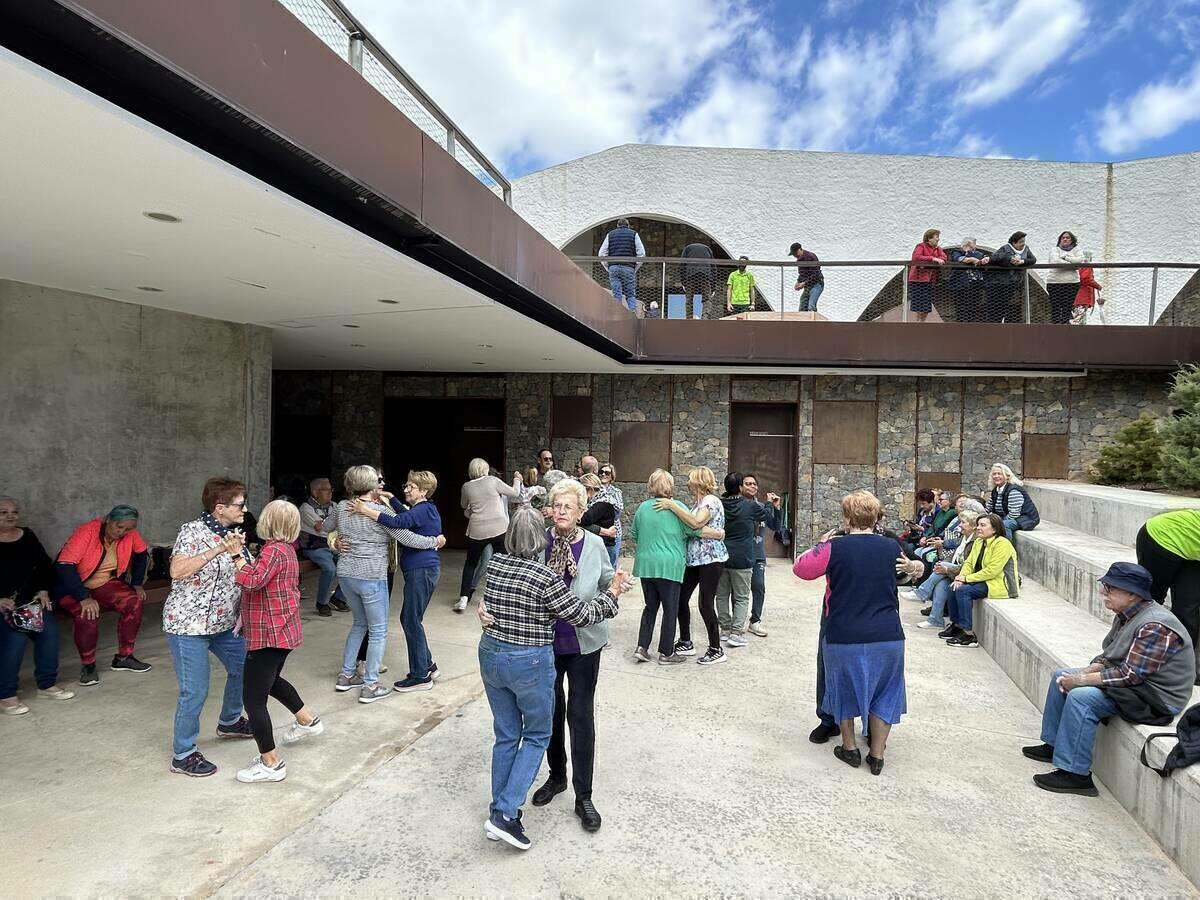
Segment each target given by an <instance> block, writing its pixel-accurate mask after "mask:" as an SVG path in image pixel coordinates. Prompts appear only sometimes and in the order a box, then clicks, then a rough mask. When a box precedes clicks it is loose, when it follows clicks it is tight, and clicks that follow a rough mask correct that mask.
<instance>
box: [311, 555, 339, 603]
mask: <svg viewBox="0 0 1200 900" xmlns="http://www.w3.org/2000/svg"><path fill="white" fill-rule="evenodd" d="M301 552H302V553H303V554H304V558H305V559H311V560H312V561H313V562H315V563H316V564H317V568H318V569H320V570H321V580H320V582H318V584H317V606H328V605H329V598H330V597H331V596H333V597H337V598H338V599H339V600H344V599H345V598H344V597H343V596H342V588H341V585H338V587H337V589H336V590H335V589H334V581H336V580H337V559H338V555H337V554H336V553H334V552H333V551H332V550H330V549H329V548H328V547H317V548H316V549H315V550H303V551H301Z"/></svg>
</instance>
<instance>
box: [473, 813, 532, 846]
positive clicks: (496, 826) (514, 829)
mask: <svg viewBox="0 0 1200 900" xmlns="http://www.w3.org/2000/svg"><path fill="white" fill-rule="evenodd" d="M483 828H484V830H485V831H486V832H487V834H488V836H489V837H494V838H495V839H496V840H498V841H504V843H506V844H508V845H509V846H510V847H516V848H517V849H518V850H528V849H529V847H530V846H531V843H532V842H531V841H530V840H529V837H528V836H527V835H526V834H525V826H524V825H522V824H521V817H520V815H519V814H518V816H517V818H515V819H506V818H504V816H502V815H500V813H492V814H491V815H490V816H489V817H488V820H487V821H486V822H485V823H484V825H483Z"/></svg>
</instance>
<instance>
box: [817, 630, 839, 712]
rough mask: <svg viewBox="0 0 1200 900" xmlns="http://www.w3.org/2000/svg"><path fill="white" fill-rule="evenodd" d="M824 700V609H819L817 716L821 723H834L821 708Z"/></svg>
mask: <svg viewBox="0 0 1200 900" xmlns="http://www.w3.org/2000/svg"><path fill="white" fill-rule="evenodd" d="M824 702H825V610H824V609H822V610H821V631H820V633H819V634H818V635H817V718H818V719H820V720H821V724H822V725H836V724H837V722H835V721H833V716H831V715H830V714H829V713H827V712H825V711H824V710H822V709H821V704H822V703H824Z"/></svg>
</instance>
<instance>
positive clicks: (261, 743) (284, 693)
mask: <svg viewBox="0 0 1200 900" xmlns="http://www.w3.org/2000/svg"><path fill="white" fill-rule="evenodd" d="M291 652H292V651H291V650H281V649H279V648H278V647H263V648H262V649H260V650H250V651H248V652H247V653H246V668H245V669H244V670H243V672H242V705H243V706H244V707H245V708H246V718H247V719H249V720H250V730H251V731H253V732H254V743H256V744H258V752H259V753H270V752H271V751H272V750H274V749H275V737H274V735H272V734H271V714H270V713H268V712H267V697H274V698H275V699H276V700H278V701H279V702H280V703H282V704H283V705H284V706H286V707H287V708H288V712H290V713H291V714H292V715H295V714H296V713H298V712H300V710H302V709H304V701H303V700H301V699H300V695H299V694H297V693H296V689H295V688H294V687H292V686H291V684H289V683H288V682H287V681H285V680H284V678H283V675H282V674H281V673H282V672H283V664H284V663H285V662H286V661H287V658H288V654H289V653H291Z"/></svg>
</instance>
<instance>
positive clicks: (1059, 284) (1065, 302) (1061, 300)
mask: <svg viewBox="0 0 1200 900" xmlns="http://www.w3.org/2000/svg"><path fill="white" fill-rule="evenodd" d="M1090 259H1091V254H1090V253H1084V252H1083V251H1082V250H1080V249H1079V242H1078V241H1077V240H1076V239H1075V235H1074V234H1073V233H1072V232H1070V231H1064V232H1063V233H1062V234H1060V235H1059V236H1058V242H1057V243H1056V244H1055V246H1054V248H1053V249H1052V250H1051V251H1050V259H1049V260H1048V261H1049V262H1051V263H1056V264H1058V265H1075V266H1081V265H1083V264H1084V263H1086V262H1087V261H1088V260H1090ZM1078 291H1079V270H1078V269H1047V270H1046V293H1047V294H1049V295H1050V321H1051V322H1052V323H1053V324H1055V325H1067V324H1069V323H1070V321H1071V310H1072V307H1073V306H1074V304H1075V294H1076V293H1077V292H1078Z"/></svg>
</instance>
